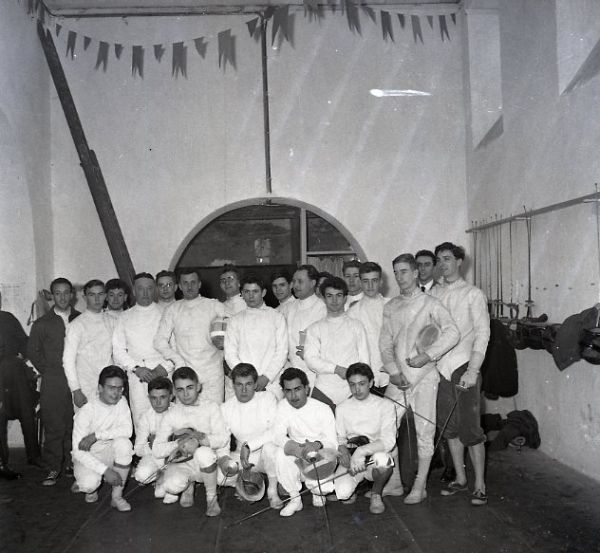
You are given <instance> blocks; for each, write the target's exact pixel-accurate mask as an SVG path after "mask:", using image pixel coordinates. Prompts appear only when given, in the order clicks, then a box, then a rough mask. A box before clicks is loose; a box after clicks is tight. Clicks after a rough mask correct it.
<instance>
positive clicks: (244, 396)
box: [219, 363, 283, 509]
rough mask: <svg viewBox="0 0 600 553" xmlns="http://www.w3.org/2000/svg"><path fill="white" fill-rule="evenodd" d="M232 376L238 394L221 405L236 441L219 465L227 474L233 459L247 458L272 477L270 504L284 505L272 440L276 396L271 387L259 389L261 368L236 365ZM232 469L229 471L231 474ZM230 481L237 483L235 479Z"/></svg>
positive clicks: (245, 459)
mask: <svg viewBox="0 0 600 553" xmlns="http://www.w3.org/2000/svg"><path fill="white" fill-rule="evenodd" d="M231 380H232V382H233V390H234V392H235V397H232V398H230V399H228V400H227V401H226V402H225V403H224V404H223V405H221V412H222V413H223V418H224V419H225V423H226V424H227V428H228V430H229V432H230V433H231V434H232V435H233V437H234V438H235V441H236V444H237V445H236V448H235V449H234V450H233V451H231V452H230V453H229V452H228V454H227V455H223V456H222V457H221V458H220V459H219V468H220V469H221V471H222V473H223V474H225V473H227V472H228V471H227V467H228V466H231V465H230V463H232V462H233V463H239V462H244V461H247V462H248V463H250V464H252V465H254V470H257V471H259V472H262V473H264V474H266V475H267V476H268V477H269V487H268V490H267V496H268V497H269V505H271V507H272V508H273V509H281V507H282V506H283V503H282V502H281V499H280V498H279V495H278V493H277V472H276V470H275V455H276V453H277V446H276V445H275V444H274V443H273V441H272V440H273V422H274V420H275V414H276V411H277V399H276V398H275V396H274V395H273V394H272V393H271V392H268V391H265V392H263V393H259V394H257V393H256V388H257V383H258V372H257V370H256V369H255V368H254V367H253V366H252V365H251V364H250V363H239V364H238V365H236V366H235V367H234V369H233V370H232V371H231ZM238 468H239V467H238ZM234 470H235V469H234ZM232 472H233V471H231V470H230V471H229V473H230V474H231V473H232ZM235 472H237V471H235ZM219 478H222V476H219ZM229 484H231V482H229ZM231 485H235V481H234V482H233V484H231Z"/></svg>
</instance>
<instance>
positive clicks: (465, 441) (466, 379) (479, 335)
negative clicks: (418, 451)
mask: <svg viewBox="0 0 600 553" xmlns="http://www.w3.org/2000/svg"><path fill="white" fill-rule="evenodd" d="M435 255H436V257H437V266H438V268H439V271H440V273H441V275H442V277H443V281H442V282H441V283H440V284H439V285H438V286H434V287H433V288H432V290H431V294H432V295H433V296H434V297H436V298H438V299H439V300H440V301H441V302H442V304H443V305H444V307H446V309H448V311H449V312H450V315H452V318H453V319H454V322H455V323H456V326H457V327H458V330H459V331H460V341H459V343H458V344H457V345H456V346H455V347H454V348H453V349H452V350H451V351H449V352H448V353H447V354H446V355H445V356H444V357H442V358H441V359H440V360H438V363H437V368H438V371H439V372H440V376H441V378H440V383H439V389H438V400H437V409H438V411H437V416H438V420H439V421H441V422H442V423H443V422H445V421H446V420H448V423H447V424H446V430H445V432H444V436H445V437H446V438H447V439H448V447H449V448H450V453H451V454H452V461H453V462H454V468H455V469H456V480H455V481H453V482H450V483H449V484H448V487H447V488H446V489H443V490H442V492H441V493H442V495H443V496H450V495H454V494H456V493H459V492H466V491H468V487H467V475H466V473H465V467H464V457H465V453H464V448H465V447H467V448H468V449H469V455H470V457H471V461H472V462H473V468H474V469H475V489H474V491H473V494H472V495H471V504H472V505H475V506H479V505H485V504H487V494H486V488H485V479H484V476H485V475H484V470H485V446H484V444H485V439H486V437H485V434H484V433H483V430H482V429H481V426H480V392H481V375H480V369H481V365H482V363H483V360H484V358H485V352H486V349H487V344H488V341H489V339H490V317H489V314H488V308H487V299H486V297H485V294H484V293H483V292H482V291H481V290H480V289H479V288H476V287H475V286H473V285H471V284H468V283H467V282H466V281H465V280H464V279H463V278H462V277H461V276H460V267H461V265H462V263H463V260H464V259H465V250H464V249H463V248H462V247H460V246H455V245H454V244H452V243H450V242H444V243H443V244H440V245H439V246H438V247H437V248H436V249H435ZM456 385H458V386H459V388H457V387H456ZM454 405H456V407H454Z"/></svg>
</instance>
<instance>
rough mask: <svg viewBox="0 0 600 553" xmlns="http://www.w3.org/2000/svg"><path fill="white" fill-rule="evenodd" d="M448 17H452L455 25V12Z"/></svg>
mask: <svg viewBox="0 0 600 553" xmlns="http://www.w3.org/2000/svg"><path fill="white" fill-rule="evenodd" d="M450 17H451V18H452V23H454V24H455V25H456V14H455V13H451V14H450Z"/></svg>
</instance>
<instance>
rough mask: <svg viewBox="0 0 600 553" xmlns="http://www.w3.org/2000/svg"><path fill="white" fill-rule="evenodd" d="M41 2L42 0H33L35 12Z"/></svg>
mask: <svg viewBox="0 0 600 553" xmlns="http://www.w3.org/2000/svg"><path fill="white" fill-rule="evenodd" d="M41 3H42V0H35V6H34V8H33V9H34V10H35V11H36V12H37V11H38V8H39V7H40V4H41Z"/></svg>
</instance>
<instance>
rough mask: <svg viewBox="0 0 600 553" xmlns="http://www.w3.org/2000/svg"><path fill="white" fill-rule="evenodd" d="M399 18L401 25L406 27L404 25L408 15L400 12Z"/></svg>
mask: <svg viewBox="0 0 600 553" xmlns="http://www.w3.org/2000/svg"><path fill="white" fill-rule="evenodd" d="M398 19H399V20H400V27H402V28H403V29H404V25H406V16H405V15H404V14H403V13H399V14H398Z"/></svg>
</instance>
